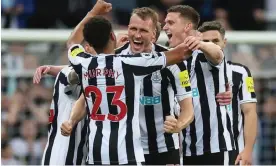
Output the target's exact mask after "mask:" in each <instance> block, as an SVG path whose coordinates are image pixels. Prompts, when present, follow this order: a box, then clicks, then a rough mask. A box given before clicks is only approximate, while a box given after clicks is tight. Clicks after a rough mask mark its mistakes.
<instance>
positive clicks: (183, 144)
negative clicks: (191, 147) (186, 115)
mask: <svg viewBox="0 0 276 166" xmlns="http://www.w3.org/2000/svg"><path fill="white" fill-rule="evenodd" d="M194 121H195V120H193V122H194ZM186 132H187V129H186V128H185V129H183V130H182V136H183V141H182V152H183V154H182V156H186V148H187V144H186V141H185V139H186Z"/></svg>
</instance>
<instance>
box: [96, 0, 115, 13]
mask: <svg viewBox="0 0 276 166" xmlns="http://www.w3.org/2000/svg"><path fill="white" fill-rule="evenodd" d="M111 10H112V4H111V3H107V2H105V1H104V0H97V3H96V4H95V5H94V7H93V9H92V10H91V12H92V13H93V14H94V15H104V14H106V13H108V12H110V11H111Z"/></svg>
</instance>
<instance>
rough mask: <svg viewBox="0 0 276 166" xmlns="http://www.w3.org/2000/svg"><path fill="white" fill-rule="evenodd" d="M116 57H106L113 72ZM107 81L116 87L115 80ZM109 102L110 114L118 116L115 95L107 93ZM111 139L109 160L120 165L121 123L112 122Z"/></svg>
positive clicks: (106, 78) (107, 79) (109, 78)
mask: <svg viewBox="0 0 276 166" xmlns="http://www.w3.org/2000/svg"><path fill="white" fill-rule="evenodd" d="M113 58H114V56H106V57H105V62H106V69H107V70H112V71H113V60H114V59H113ZM105 80H106V86H107V87H108V86H114V85H115V78H111V77H108V76H107V75H106V76H105ZM106 95H107V102H108V108H109V113H110V114H112V115H117V114H118V110H117V106H116V105H111V102H112V99H113V97H114V93H107V94H106ZM110 130H111V132H110V138H111V139H109V158H110V164H115V165H119V162H118V161H119V159H118V148H117V147H118V131H119V122H112V121H110Z"/></svg>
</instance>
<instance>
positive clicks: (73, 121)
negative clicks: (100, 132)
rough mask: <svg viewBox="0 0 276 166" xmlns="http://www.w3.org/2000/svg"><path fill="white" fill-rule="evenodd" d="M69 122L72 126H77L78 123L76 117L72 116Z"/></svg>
mask: <svg viewBox="0 0 276 166" xmlns="http://www.w3.org/2000/svg"><path fill="white" fill-rule="evenodd" d="M68 123H69V124H70V125H71V126H72V127H75V125H76V124H77V121H76V120H74V119H72V118H70V119H69V120H68Z"/></svg>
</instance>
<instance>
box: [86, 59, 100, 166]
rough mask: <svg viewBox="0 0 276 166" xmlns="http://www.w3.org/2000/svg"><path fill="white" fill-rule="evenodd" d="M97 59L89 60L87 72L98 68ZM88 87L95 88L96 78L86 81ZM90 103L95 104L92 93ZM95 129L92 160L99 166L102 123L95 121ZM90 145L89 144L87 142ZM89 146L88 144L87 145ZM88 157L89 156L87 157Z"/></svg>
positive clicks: (94, 96)
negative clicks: (92, 86)
mask: <svg viewBox="0 0 276 166" xmlns="http://www.w3.org/2000/svg"><path fill="white" fill-rule="evenodd" d="M97 59H98V58H97V57H96V58H93V59H92V60H91V63H90V64H89V66H88V70H93V69H94V70H95V69H96V68H97V67H98V62H97ZM88 84H89V85H94V86H97V78H96V77H93V78H91V79H88ZM91 97H92V101H93V103H95V100H96V95H95V94H94V93H91ZM101 113H102V111H101V108H100V107H99V109H98V112H97V114H101ZM95 124H96V126H97V129H96V134H95V138H94V142H93V153H92V154H93V159H94V164H95V165H101V164H102V157H101V148H102V138H103V135H102V130H103V122H102V121H96V122H95ZM89 143H90V142H89ZM88 146H89V144H88ZM88 157H89V156H88Z"/></svg>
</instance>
